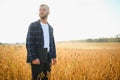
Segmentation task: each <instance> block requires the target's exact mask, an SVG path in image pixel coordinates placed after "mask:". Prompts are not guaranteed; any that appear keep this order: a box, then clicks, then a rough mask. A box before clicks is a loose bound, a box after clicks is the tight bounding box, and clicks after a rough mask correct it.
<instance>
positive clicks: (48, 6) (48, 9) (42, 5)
mask: <svg viewBox="0 0 120 80" xmlns="http://www.w3.org/2000/svg"><path fill="white" fill-rule="evenodd" d="M43 6H45V7H47V8H48V10H49V6H48V5H46V4H41V5H40V7H43Z"/></svg>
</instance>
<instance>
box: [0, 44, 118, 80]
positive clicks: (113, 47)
mask: <svg viewBox="0 0 120 80" xmlns="http://www.w3.org/2000/svg"><path fill="white" fill-rule="evenodd" d="M56 48H57V64H56V65H52V71H51V77H50V78H51V80H120V43H117V42H114V43H113V42H108V43H105V42H100V43H69V42H59V43H57V45H56ZM26 54H27V52H26V48H25V45H0V80H31V66H30V64H27V63H26Z"/></svg>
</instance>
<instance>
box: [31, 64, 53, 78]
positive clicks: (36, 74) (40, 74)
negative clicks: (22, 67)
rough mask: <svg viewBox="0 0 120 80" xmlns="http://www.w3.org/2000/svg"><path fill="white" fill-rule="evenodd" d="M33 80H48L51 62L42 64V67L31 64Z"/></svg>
mask: <svg viewBox="0 0 120 80" xmlns="http://www.w3.org/2000/svg"><path fill="white" fill-rule="evenodd" d="M31 69H32V80H48V74H50V71H51V62H48V63H40V65H36V64H31Z"/></svg>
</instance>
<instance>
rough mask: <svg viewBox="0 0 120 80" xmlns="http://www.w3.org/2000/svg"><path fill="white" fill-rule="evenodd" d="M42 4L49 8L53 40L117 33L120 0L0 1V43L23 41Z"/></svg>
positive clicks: (119, 31)
mask: <svg viewBox="0 0 120 80" xmlns="http://www.w3.org/2000/svg"><path fill="white" fill-rule="evenodd" d="M42 3H45V4H47V5H49V7H50V15H49V18H48V22H49V23H50V24H51V25H52V26H53V28H54V35H55V40H56V41H63V40H76V39H86V38H99V37H113V36H115V35H116V34H119V33H120V0H0V42H7V43H16V42H25V40H26V35H27V31H28V26H29V24H30V23H31V22H33V21H36V20H38V19H39V16H38V10H39V6H40V4H42Z"/></svg>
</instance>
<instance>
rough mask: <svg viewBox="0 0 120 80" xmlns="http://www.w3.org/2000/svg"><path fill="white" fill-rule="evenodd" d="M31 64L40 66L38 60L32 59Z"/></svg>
mask: <svg viewBox="0 0 120 80" xmlns="http://www.w3.org/2000/svg"><path fill="white" fill-rule="evenodd" d="M32 64H40V60H39V59H38V58H37V59H34V60H33V61H32Z"/></svg>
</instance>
